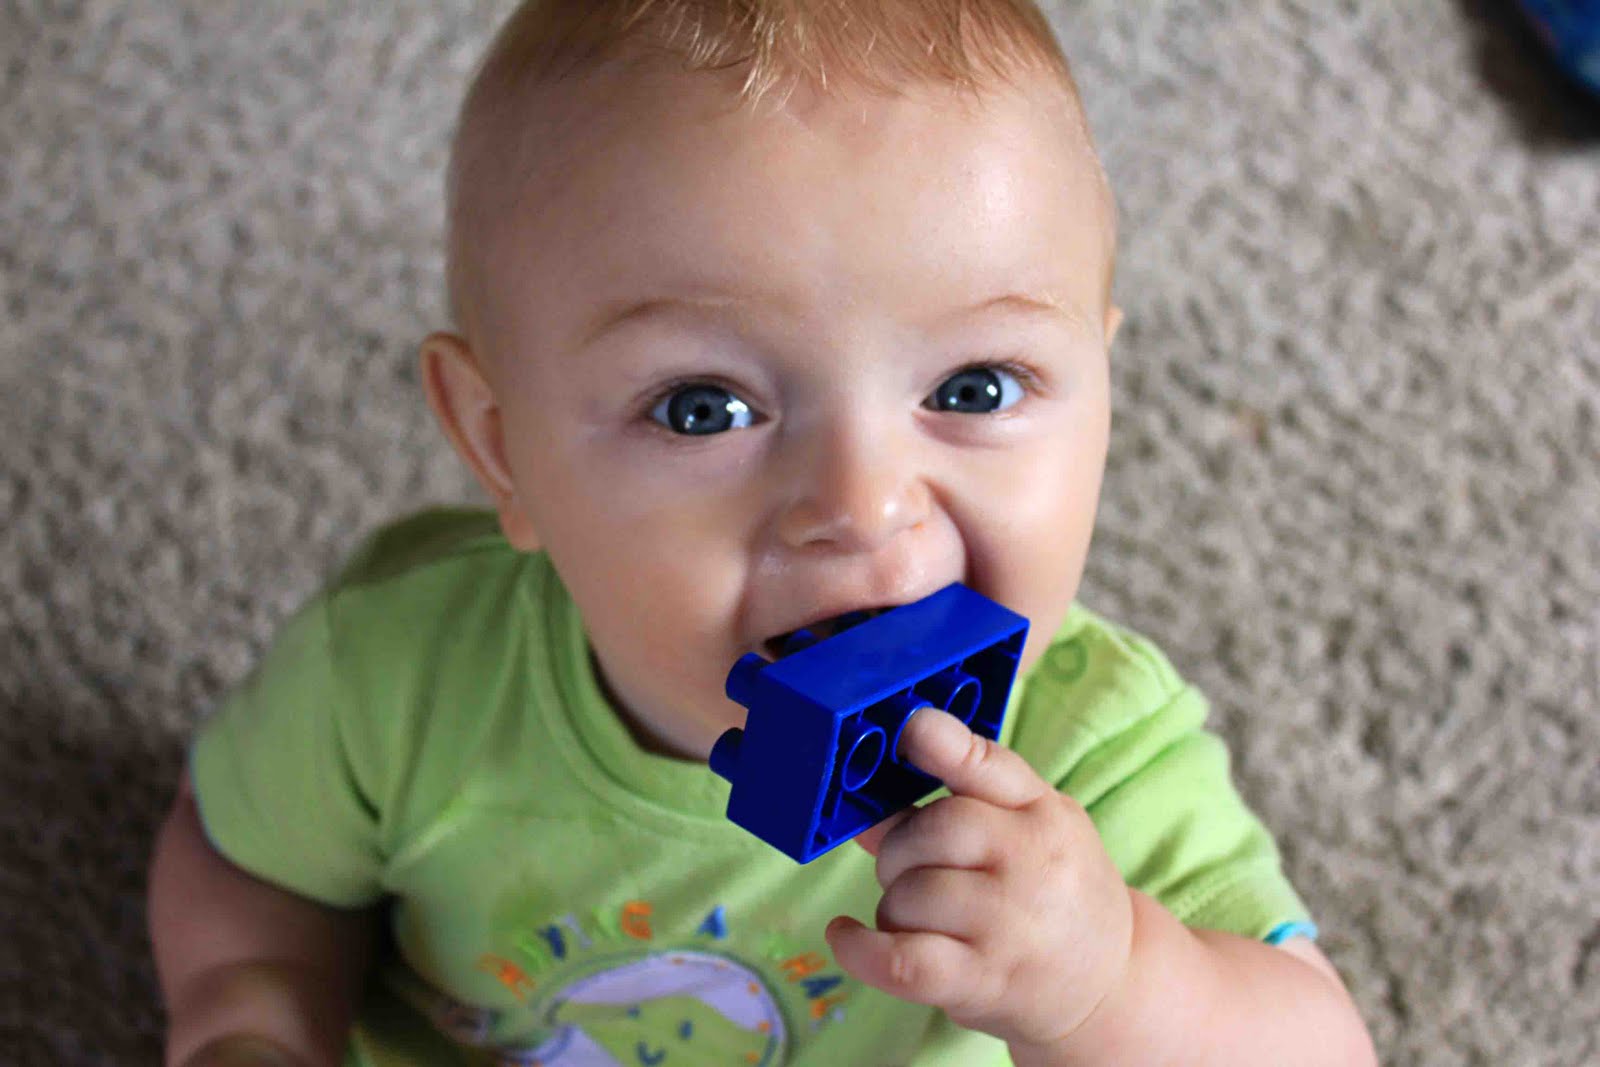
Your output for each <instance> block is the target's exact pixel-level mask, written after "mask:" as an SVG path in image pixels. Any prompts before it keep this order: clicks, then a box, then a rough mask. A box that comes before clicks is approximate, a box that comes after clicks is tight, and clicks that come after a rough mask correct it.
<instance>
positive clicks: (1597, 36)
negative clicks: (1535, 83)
mask: <svg viewBox="0 0 1600 1067" xmlns="http://www.w3.org/2000/svg"><path fill="white" fill-rule="evenodd" d="M1519 2H1520V3H1521V4H1522V10H1523V11H1524V12H1526V13H1527V16H1528V18H1529V20H1530V21H1532V23H1533V26H1534V29H1535V30H1536V31H1538V34H1539V36H1540V37H1541V38H1542V39H1543V40H1544V43H1545V46H1546V47H1547V48H1549V49H1550V51H1551V52H1553V53H1554V54H1555V57H1556V59H1557V61H1558V62H1560V64H1561V66H1562V67H1563V68H1565V69H1566V71H1567V73H1568V74H1570V75H1572V76H1573V77H1574V78H1576V79H1577V80H1578V82H1579V83H1580V84H1582V85H1583V86H1584V88H1586V89H1588V90H1589V91H1590V92H1591V93H1600V0H1519Z"/></svg>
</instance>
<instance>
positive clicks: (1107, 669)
mask: <svg viewBox="0 0 1600 1067" xmlns="http://www.w3.org/2000/svg"><path fill="white" fill-rule="evenodd" d="M1019 710H1020V711H1021V712H1022V714H1021V715H1020V716H1019V720H1020V721H1019V722H1018V723H1017V725H1016V727H1015V733H1014V735H1013V737H1014V741H1015V744H1014V746H1013V747H1015V748H1016V749H1017V750H1018V751H1019V752H1021V753H1022V754H1023V755H1024V757H1025V758H1027V759H1029V761H1030V762H1032V763H1033V764H1034V766H1035V768H1036V769H1037V770H1038V771H1039V773H1040V774H1041V775H1042V776H1043V777H1044V778H1045V780H1046V781H1049V782H1051V783H1053V784H1054V785H1055V786H1056V787H1057V788H1058V789H1060V790H1061V791H1063V792H1065V793H1067V794H1068V795H1070V796H1072V797H1073V798H1074V799H1075V800H1077V801H1078V802H1079V803H1080V804H1082V805H1083V806H1084V808H1085V809H1086V810H1087V811H1088V813H1089V816H1090V818H1091V819H1093V820H1094V824H1095V827H1096V829H1098V830H1099V832H1100V838H1101V840H1102V841H1103V842H1104V844H1105V847H1106V851H1107V852H1108V853H1109V854H1110V856H1111V858H1112V860H1113V861H1114V862H1115V863H1116V865H1117V869H1118V870H1119V871H1120V872H1121V873H1122V876H1123V877H1124V878H1125V879H1126V880H1127V882H1128V884H1129V885H1130V886H1132V887H1133V888H1135V889H1138V890H1140V891H1141V892H1144V893H1146V894H1148V895H1150V896H1152V897H1154V898H1155V899H1156V900H1157V901H1159V902H1160V903H1161V904H1162V905H1163V906H1164V907H1166V909H1167V910H1168V911H1170V912H1172V914H1173V915H1174V916H1176V917H1177V918H1178V919H1179V920H1180V921H1181V922H1183V923H1184V925H1186V926H1190V927H1195V928H1201V929H1210V930H1222V931H1226V932H1228V933H1233V934H1238V935H1240V936H1243V937H1248V938H1252V939H1272V938H1273V937H1274V935H1277V934H1281V933H1282V932H1283V931H1285V930H1290V929H1293V930H1296V931H1297V932H1310V931H1312V930H1314V927H1312V926H1311V925H1310V917H1309V915H1308V914H1307V911H1306V907H1305V905H1304V904H1303V903H1302V902H1301V900H1300V898H1299V896H1298V895H1297V894H1296V893H1295V891H1294V888H1293V886H1291V885H1290V883H1289V880H1288V879H1287V878H1286V877H1285V876H1284V873H1283V869H1282V864H1281V861H1280V858H1279V854H1278V849H1277V845H1276V844H1275V843H1274V841H1273V839H1272V835H1271V834H1269V833H1268V832H1267V828H1266V827H1265V826H1263V825H1262V823H1261V820H1260V819H1258V818H1257V817H1256V815H1255V813H1254V812H1252V811H1251V810H1250V808H1249V807H1248V806H1247V805H1246V804H1245V802H1244V800H1243V798H1242V797H1240V795H1239V791H1238V789H1237V788H1236V787H1235V785H1234V782H1233V779H1232V776H1231V768H1230V766H1229V757H1228V750H1227V748H1226V746H1225V745H1224V744H1223V743H1222V741H1221V739H1220V738H1218V737H1217V736H1216V735H1215V734H1212V733H1210V732H1208V731H1207V730H1206V729H1205V720H1206V715H1207V712H1208V710H1209V709H1208V707H1207V703H1206V699H1205V697H1204V696H1202V695H1201V693H1200V692H1199V690H1197V689H1195V688H1194V687H1193V686H1192V685H1189V684H1188V683H1187V682H1185V681H1184V679H1183V678H1182V676H1181V675H1180V674H1179V673H1178V671H1177V670H1176V668H1174V667H1173V665H1172V663H1171V661H1170V660H1169V659H1168V658H1167V657H1166V655H1165V654H1163V653H1162V651H1161V650H1160V649H1159V648H1157V647H1156V645H1155V644H1154V643H1153V642H1151V641H1150V640H1148V639H1147V638H1145V637H1143V636H1141V635H1139V634H1137V633H1135V632H1134V631H1132V630H1129V629H1127V628H1125V627H1122V626H1119V625H1117V624H1115V623H1111V622H1109V621H1108V620H1105V619H1103V618H1102V617H1100V616H1099V615H1097V614H1095V613H1093V612H1091V611H1088V610H1087V609H1084V608H1082V607H1081V606H1075V608H1074V611H1073V613H1072V614H1071V615H1069V617H1068V619H1067V621H1066V622H1065V623H1064V624H1063V626H1062V628H1061V630H1060V631H1059V632H1058V633H1057V635H1056V637H1055V639H1054V640H1053V641H1052V644H1051V647H1050V648H1049V649H1048V650H1047V651H1046V653H1045V655H1044V656H1043V658H1042V659H1041V661H1040V662H1039V664H1038V666H1037V667H1036V669H1035V670H1034V672H1033V675H1032V677H1030V679H1029V681H1028V684H1027V687H1026V690H1025V694H1024V698H1023V706H1022V707H1021V708H1020V709H1019ZM1300 924H1304V925H1300Z"/></svg>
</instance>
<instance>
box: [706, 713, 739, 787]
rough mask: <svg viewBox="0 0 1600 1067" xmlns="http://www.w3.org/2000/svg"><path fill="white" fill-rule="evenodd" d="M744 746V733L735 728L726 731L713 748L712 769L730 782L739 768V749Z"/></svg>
mask: <svg viewBox="0 0 1600 1067" xmlns="http://www.w3.org/2000/svg"><path fill="white" fill-rule="evenodd" d="M743 745H744V731H743V730H741V729H739V728H738V727H737V726H735V727H734V728H733V729H731V730H724V731H723V733H722V736H721V737H719V738H717V743H716V744H714V745H712V746H711V769H712V770H713V771H715V772H716V773H718V774H720V775H722V777H724V778H726V779H727V780H728V781H730V782H731V781H733V774H734V771H735V770H736V769H738V766H739V749H740V748H741V747H743Z"/></svg>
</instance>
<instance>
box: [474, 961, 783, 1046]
mask: <svg viewBox="0 0 1600 1067" xmlns="http://www.w3.org/2000/svg"><path fill="white" fill-rule="evenodd" d="M540 1014H541V1015H542V1016H543V1017H544V1018H545V1019H547V1020H548V1021H549V1023H550V1024H551V1025H552V1026H553V1027H554V1030H555V1032H554V1033H553V1034H552V1036H551V1037H549V1038H548V1039H547V1040H545V1041H543V1042H541V1043H540V1044H539V1045H538V1046H536V1047H534V1048H529V1049H526V1050H519V1051H518V1052H517V1053H515V1054H512V1055H509V1056H508V1055H507V1054H505V1053H501V1059H502V1061H504V1062H508V1063H518V1064H539V1065H540V1067H580V1065H581V1067H590V1065H593V1067H602V1065H604V1067H611V1065H613V1064H615V1065H616V1067H634V1065H641V1067H673V1065H678V1064H682V1065H693V1064H708V1065H710V1064H741V1065H763V1067H766V1065H773V1064H780V1063H783V1062H784V1060H785V1058H786V1054H787V1052H788V1035H787V1032H786V1030H785V1027H784V1023H783V1015H782V1012H781V1010H780V1009H779V1006H778V1001H777V998H776V997H774V996H773V994H772V992H771V991H770V990H769V989H768V988H767V986H766V984H765V983H764V982H762V980H761V978H760V976H759V975H757V974H756V973H755V972H754V971H752V970H750V969H749V968H746V967H744V966H742V965H740V964H739V963H737V962H736V961H734V960H730V959H725V958H723V957H720V956H715V955H711V954H709V953H699V952H669V953H662V954H653V955H650V956H646V957H644V958H642V959H638V960H634V961H632V962H628V963H622V964H619V965H616V966H605V967H603V969H602V970H600V971H598V972H597V973H595V974H592V975H590V976H588V977H586V978H581V979H578V980H576V981H571V982H567V983H564V984H563V985H562V987H561V988H560V989H559V990H555V991H553V993H552V994H551V996H550V997H549V998H548V1000H547V1003H546V1004H545V1005H544V1007H543V1010H542V1011H541V1012H540Z"/></svg>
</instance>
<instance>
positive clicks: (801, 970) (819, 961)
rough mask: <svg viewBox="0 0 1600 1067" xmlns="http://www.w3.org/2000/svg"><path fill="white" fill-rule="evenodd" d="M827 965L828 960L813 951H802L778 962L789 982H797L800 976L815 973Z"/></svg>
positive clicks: (803, 976)
mask: <svg viewBox="0 0 1600 1067" xmlns="http://www.w3.org/2000/svg"><path fill="white" fill-rule="evenodd" d="M827 965H828V961H827V960H825V959H823V958H822V957H821V956H819V955H817V954H816V953H815V952H806V953H802V954H801V955H799V956H793V957H791V958H789V959H786V960H784V961H783V963H781V964H779V966H781V967H782V968H783V972H784V973H785V974H787V975H788V976H789V981H791V982H798V981H800V979H802V978H805V977H807V976H809V975H813V974H816V973H817V972H818V971H820V970H822V968H824V967H826V966H827Z"/></svg>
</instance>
